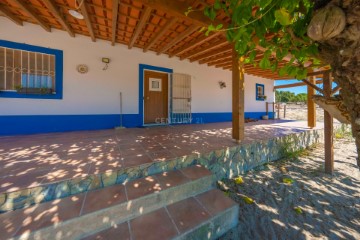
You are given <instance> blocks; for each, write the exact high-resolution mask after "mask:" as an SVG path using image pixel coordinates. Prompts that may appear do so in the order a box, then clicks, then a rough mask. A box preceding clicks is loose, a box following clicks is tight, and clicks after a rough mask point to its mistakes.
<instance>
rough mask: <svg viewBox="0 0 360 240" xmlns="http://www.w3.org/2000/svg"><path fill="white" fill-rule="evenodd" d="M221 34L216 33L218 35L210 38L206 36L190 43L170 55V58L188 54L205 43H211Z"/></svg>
mask: <svg viewBox="0 0 360 240" xmlns="http://www.w3.org/2000/svg"><path fill="white" fill-rule="evenodd" d="M220 34H221V32H216V33H213V34H211V35H210V36H205V35H204V36H202V37H201V38H199V39H196V40H195V41H192V42H189V43H188V44H187V45H185V46H183V47H181V48H179V49H177V50H175V51H174V52H172V53H171V54H170V57H173V56H176V55H179V54H182V53H184V52H187V51H189V50H191V49H193V48H196V47H197V46H200V45H201V44H203V43H204V42H207V41H210V40H211V39H213V38H215V37H217V36H219V35H220Z"/></svg>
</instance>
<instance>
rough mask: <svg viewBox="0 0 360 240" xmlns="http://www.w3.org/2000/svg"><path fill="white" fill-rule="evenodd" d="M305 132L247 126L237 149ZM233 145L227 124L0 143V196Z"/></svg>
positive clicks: (287, 126) (291, 124) (302, 126)
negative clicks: (241, 146) (253, 143)
mask: <svg viewBox="0 0 360 240" xmlns="http://www.w3.org/2000/svg"><path fill="white" fill-rule="evenodd" d="M322 127H323V126H322V124H320V123H318V127H317V128H318V129H320V128H322ZM308 130H310V129H309V128H308V127H307V123H306V122H299V121H288V120H267V121H258V122H252V123H247V124H246V125H245V140H244V141H243V142H242V143H240V144H246V143H250V142H253V141H257V140H266V139H271V138H274V137H280V136H284V135H289V134H292V133H299V132H304V131H308ZM236 145H238V143H236V142H235V141H233V140H232V138H231V122H224V123H211V124H194V125H177V126H160V127H151V128H131V129H121V130H113V129H111V130H99V131H80V132H66V133H49V134H37V135H25V136H9V137H0V193H4V192H13V191H18V190H20V189H24V188H33V187H37V186H41V185H44V184H49V183H54V182H59V181H64V180H66V179H71V178H76V177H85V176H87V175H91V174H99V173H104V172H107V171H112V170H118V169H121V168H128V167H132V166H137V165H141V164H146V163H151V162H154V161H166V160H168V159H173V158H176V157H179V156H184V155H190V154H201V153H207V152H210V151H213V150H217V149H222V148H224V147H232V146H236Z"/></svg>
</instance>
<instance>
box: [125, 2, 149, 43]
mask: <svg viewBox="0 0 360 240" xmlns="http://www.w3.org/2000/svg"><path fill="white" fill-rule="evenodd" d="M151 11H152V9H151V7H148V6H145V9H144V10H143V11H142V14H141V18H140V20H139V22H138V24H137V25H136V29H135V31H134V34H133V35H132V37H131V40H130V42H129V46H128V47H129V49H131V48H132V47H133V46H134V43H135V42H136V39H137V38H138V36H139V34H140V33H141V31H142V29H143V28H144V26H145V24H146V22H147V21H148V20H149V17H150V16H151Z"/></svg>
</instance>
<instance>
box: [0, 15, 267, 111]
mask: <svg viewBox="0 0 360 240" xmlns="http://www.w3.org/2000/svg"><path fill="white" fill-rule="evenodd" d="M0 39H3V40H8V41H14V42H19V43H26V44H31V45H37V46H42V47H49V48H54V49H60V50H63V52H64V81H63V85H64V87H63V99H62V100H45V99H12V98H0V115H72V114H117V113H119V92H120V91H122V92H123V100H124V103H123V109H124V113H125V114H136V113H138V98H139V96H138V68H139V64H140V63H142V64H148V65H153V66H158V67H165V68H171V69H173V70H174V72H178V73H186V74H190V75H191V76H192V97H193V102H192V112H231V72H230V71H225V70H220V69H216V68H213V67H207V66H206V65H199V64H198V63H190V62H189V61H187V60H185V61H180V60H178V59H177V58H169V57H168V56H167V55H160V56H157V55H156V54H155V53H153V52H147V53H143V52H142V50H140V49H137V48H133V49H131V50H129V49H128V48H127V46H125V45H120V44H117V45H116V46H115V47H113V46H111V44H110V42H107V41H102V40H97V41H96V42H92V41H91V40H90V38H89V37H85V36H80V35H77V36H76V37H75V38H72V37H70V36H69V35H68V34H67V33H66V32H64V31H59V30H54V29H53V30H52V32H51V33H48V32H46V31H44V30H43V29H42V28H41V27H39V26H37V25H33V24H29V23H24V26H23V27H21V26H17V25H15V24H14V23H12V22H10V21H9V20H7V19H6V18H4V17H0ZM102 57H109V58H110V59H111V63H110V65H109V68H108V70H106V71H103V70H102V68H103V66H104V65H103V63H102V62H101V58H102ZM78 64H87V65H88V66H89V72H88V73H87V74H80V73H78V72H77V71H76V66H77V65H78ZM218 81H225V82H226V84H227V88H225V89H220V88H219V86H218ZM256 83H262V84H265V91H266V95H267V96H268V101H273V100H274V94H273V91H272V89H273V81H272V80H267V79H262V78H256V77H253V76H248V75H246V82H245V92H246V101H245V104H246V107H245V111H246V112H263V111H265V103H264V102H260V101H256V100H255V84H256Z"/></svg>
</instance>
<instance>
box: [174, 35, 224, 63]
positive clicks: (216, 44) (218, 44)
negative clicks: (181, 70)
mask: <svg viewBox="0 0 360 240" xmlns="http://www.w3.org/2000/svg"><path fill="white" fill-rule="evenodd" d="M226 45H229V42H228V41H227V40H226V39H220V40H218V41H216V42H214V43H212V44H211V45H210V46H208V47H204V48H201V49H200V50H197V51H193V52H190V53H188V54H185V55H184V56H181V57H180V59H181V60H183V59H185V58H191V57H194V56H198V55H200V54H203V53H206V52H210V51H211V50H214V49H217V48H220V47H223V46H226Z"/></svg>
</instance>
